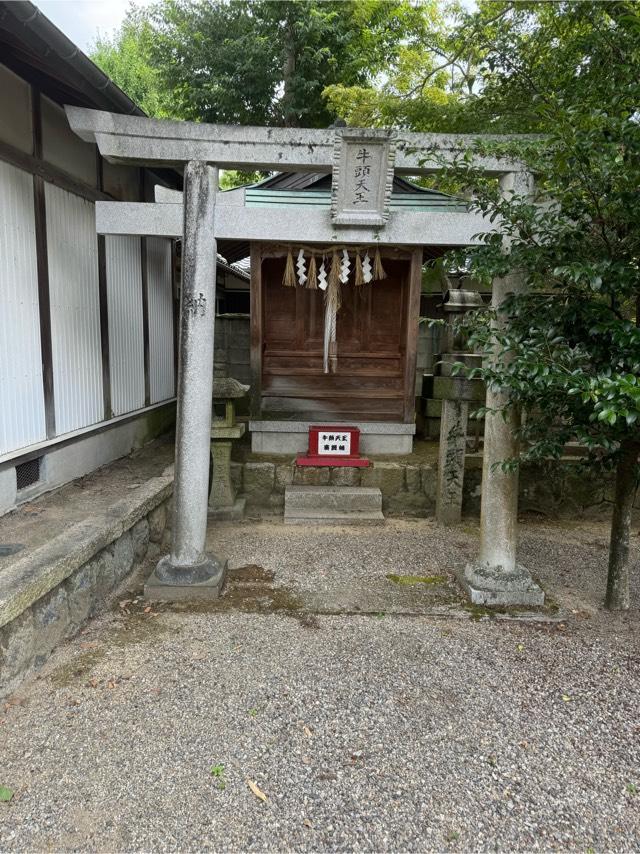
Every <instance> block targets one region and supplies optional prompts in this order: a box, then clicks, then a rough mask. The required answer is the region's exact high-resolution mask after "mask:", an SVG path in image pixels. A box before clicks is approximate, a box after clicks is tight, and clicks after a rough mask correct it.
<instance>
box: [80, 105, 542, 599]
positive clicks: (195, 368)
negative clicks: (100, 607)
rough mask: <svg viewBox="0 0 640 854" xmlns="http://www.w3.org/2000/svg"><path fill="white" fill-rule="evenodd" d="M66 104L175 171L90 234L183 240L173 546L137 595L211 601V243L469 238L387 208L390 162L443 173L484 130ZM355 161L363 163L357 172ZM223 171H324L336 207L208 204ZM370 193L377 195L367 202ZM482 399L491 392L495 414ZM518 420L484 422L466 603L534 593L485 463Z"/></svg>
mask: <svg viewBox="0 0 640 854" xmlns="http://www.w3.org/2000/svg"><path fill="white" fill-rule="evenodd" d="M65 109H66V113H67V116H68V120H69V123H70V125H71V128H72V129H73V130H74V131H75V132H76V133H77V134H78V135H79V136H81V137H82V138H83V139H84V140H86V141H89V142H95V143H96V144H97V145H98V148H99V150H100V153H101V154H102V156H104V157H105V158H106V159H107V160H110V161H112V162H115V163H122V164H131V165H146V166H171V167H173V168H180V167H184V176H185V181H184V194H183V197H182V198H180V195H179V194H175V198H171V200H170V201H169V202H163V203H155V204H154V203H151V204H145V203H125V202H98V203H97V207H96V222H97V231H98V232H99V233H108V234H153V235H165V236H171V237H178V236H181V237H182V239H183V280H182V294H181V300H182V302H181V308H180V352H179V366H178V392H177V399H178V404H177V421H176V463H175V486H174V521H173V531H172V547H171V554H170V555H168V556H167V557H164V558H162V559H161V561H160V562H159V564H158V566H157V568H156V571H155V572H154V574H153V575H152V577H151V578H150V579H149V581H148V582H147V585H146V587H145V591H146V595H147V596H148V597H149V598H152V599H167V600H177V599H193V598H203V597H204V598H211V597H215V596H218V595H219V593H220V590H221V587H222V584H223V582H224V573H225V564H224V563H223V562H221V561H219V560H218V559H216V558H215V557H213V556H211V555H207V553H206V550H205V540H206V528H207V506H208V472H209V454H210V447H209V435H210V424H211V408H212V390H213V370H212V366H213V337H214V326H215V324H214V314H215V276H216V246H217V244H216V239H222V238H226V239H245V240H247V239H248V240H261V241H276V242H280V241H285V242H302V241H303V242H306V243H310V242H321V243H327V244H329V243H331V242H340V243H349V242H352V243H365V242H370V243H377V244H387V245H389V244H391V245H424V244H430V245H448V246H451V245H463V246H464V245H469V244H471V243H472V242H474V241H473V235H474V234H476V233H477V232H478V231H480V230H482V229H483V228H484V230H485V231H486V230H488V228H487V224H486V222H483V221H482V220H481V218H479V217H478V215H477V214H474V213H470V212H469V213H447V214H435V215H434V214H429V213H424V212H400V211H394V212H393V213H389V205H388V202H389V196H390V192H391V179H392V177H393V172H394V170H395V172H397V173H399V174H409V175H418V174H429V173H433V172H439V171H442V170H444V169H446V166H447V164H448V163H449V164H450V163H451V162H452V161H453V160H454V159H455V158H456V157H457V156H458V154H459V153H460V152H461V151H464V150H465V149H466V148H468V147H470V146H471V145H472V143H473V142H474V141H475V140H477V139H478V138H479V137H478V136H473V135H472V136H463V135H455V136H452V135H440V134H416V133H406V132H399V133H396V134H393V133H391V132H390V131H387V130H379V129H378V130H373V131H372V130H366V129H363V130H359V129H352V128H348V129H346V128H335V129H326V130H324V129H320V130H316V129H304V128H302V129H301V128H265V127H260V128H255V127H236V126H229V125H206V124H199V123H193V122H176V121H166V120H157V119H149V118H145V117H139V116H123V115H119V114H114V113H107V112H101V111H96V110H89V109H85V108H78V107H70V106H67V107H66V108H65ZM484 138H485V139H487V138H488V139H495V140H505V139H508V138H505V137H497V136H495V137H484ZM358 146H360V148H358ZM363 151H364V152H366V155H363ZM430 153H433V156H432V157H430V156H429V155H430ZM363 156H364V157H365V159H364V162H363V160H362V158H363ZM358 157H360V160H358ZM474 162H475V165H476V166H477V167H478V168H480V169H482V170H483V171H484V172H485V173H486V174H488V175H493V176H497V177H499V178H500V183H501V186H502V188H503V192H504V193H505V194H510V193H512V192H514V191H516V190H517V191H520V190H521V188H522V187H525V188H526V187H527V186H530V178H529V176H528V174H527V173H526V169H525V168H524V166H523V165H522V164H521V163H520V162H518V161H515V160H507V159H502V158H497V157H494V156H492V155H478V156H475V157H474ZM359 166H360V167H362V166H366V167H367V169H368V171H366V170H365V171H366V174H365V175H364V176H363V172H362V169H359V168H358V167H359ZM218 168H239V169H247V168H249V169H252V170H255V169H260V170H269V171H280V172H282V171H285V172H286V171H290V172H296V171H315V172H327V173H333V187H332V208H331V211H330V212H327V211H318V210H308V211H304V212H300V211H294V212H292V211H286V210H282V209H278V210H277V213H276V211H275V210H274V211H273V213H272V214H271V215H270V216H269V217H265V216H264V212H263V211H260V210H251V209H248V208H246V207H244V205H238V204H228V203H226V202H227V200H226V199H225V194H219V195H218V197H217V198H216V190H217V183H218V177H217V171H218ZM365 178H366V181H365V182H363V181H364V179H365ZM365 191H366V192H365ZM358 193H359V196H358ZM374 197H375V202H374V201H369V200H373V199H374ZM174 201H175V202H176V203H171V202H174ZM181 202H182V203H181ZM518 286H519V285H518V280H517V278H515V277H514V278H512V279H510V280H509V285H508V287H509V289H510V290H511V291H513V290H514V288H517V287H518ZM504 296H505V288H504V287H502V286H498V287H496V288H494V296H493V300H494V303H497V302H498V301H499V300H501V299H503V298H504ZM416 320H417V319H416ZM491 395H492V392H491V390H488V392H487V405H488V406H489V407H490V408H492V402H493V401H492V399H491ZM498 420H499V421H500V422H501V423H500V424H498ZM513 426H514V425H513V424H511V423H510V422H509V421H508V420H507V421H504V419H503V418H502V415H497V416H494V417H490V416H487V426H486V429H485V446H484V462H483V481H482V517H481V547H480V555H479V559H478V561H477V562H475V563H474V564H472V565H470V566H469V567H467V568H466V570H465V573H464V578H463V583H464V584H465V586H466V587H467V588H468V590H469V592H470V594H471V596H472V598H473V600H474V601H485V602H487V601H496V602H502V603H503V604H509V603H514V604H515V603H523V604H529V603H531V602H532V601H534V599H535V597H536V595H537V594H536V592H535V591H534V590H533V588H532V586H531V585H532V582H531V578H530V576H529V574H528V573H527V571H526V570H524V569H523V568H522V567H521V566H519V565H517V564H516V560H515V542H516V522H517V473H512V472H503V471H501V470H497V469H496V467H495V465H494V464H495V463H498V462H500V461H502V460H504V459H507V458H510V457H511V456H514V455H515V454H516V453H517V446H516V444H515V439H514V431H513V429H512V428H513ZM496 596H497V598H496ZM536 601H537V600H536Z"/></svg>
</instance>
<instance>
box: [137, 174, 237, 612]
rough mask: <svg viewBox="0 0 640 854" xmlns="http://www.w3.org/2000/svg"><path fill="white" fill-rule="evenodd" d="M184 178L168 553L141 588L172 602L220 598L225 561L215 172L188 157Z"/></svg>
mask: <svg viewBox="0 0 640 854" xmlns="http://www.w3.org/2000/svg"><path fill="white" fill-rule="evenodd" d="M184 177H185V181H184V231H183V244H182V250H183V251H182V293H181V297H180V299H181V305H180V350H179V361H178V405H177V417H176V461H175V482H174V483H175V485H174V492H173V528H172V543H171V554H170V555H167V556H166V557H163V558H162V559H161V560H160V562H159V563H158V565H157V567H156V570H155V572H154V573H153V575H151V577H150V578H149V580H148V581H147V583H146V585H145V588H144V590H145V597H146V598H148V599H155V600H158V599H160V600H167V601H173V602H175V601H177V600H180V599H203V598H204V599H212V598H216V597H217V596H219V594H220V590H221V588H222V585H223V583H224V575H225V571H226V562H224V563H222V562H221V561H219V560H218V559H217V558H215V557H214V556H213V555H208V554H206V552H205V541H206V535H207V504H208V502H207V499H208V491H209V489H208V487H209V456H210V453H211V451H210V443H209V433H210V427H211V406H212V394H213V335H214V328H215V305H216V300H215V295H216V241H215V239H214V236H213V233H214V232H213V219H214V210H215V195H216V188H217V185H218V170H217V169H216V168H214V167H212V166H207V164H206V163H204V162H202V161H190V162H189V163H187V166H186V168H185V176H184Z"/></svg>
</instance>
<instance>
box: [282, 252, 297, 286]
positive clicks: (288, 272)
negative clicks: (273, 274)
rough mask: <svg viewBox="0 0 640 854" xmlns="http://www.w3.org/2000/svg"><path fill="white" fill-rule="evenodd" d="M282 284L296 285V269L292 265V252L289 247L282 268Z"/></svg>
mask: <svg viewBox="0 0 640 854" xmlns="http://www.w3.org/2000/svg"><path fill="white" fill-rule="evenodd" d="M282 284H283V285H284V287H285V288H295V286H296V271H295V268H294V266H293V254H292V252H291V247H289V254H288V255H287V263H286V265H285V268H284V278H283V279H282Z"/></svg>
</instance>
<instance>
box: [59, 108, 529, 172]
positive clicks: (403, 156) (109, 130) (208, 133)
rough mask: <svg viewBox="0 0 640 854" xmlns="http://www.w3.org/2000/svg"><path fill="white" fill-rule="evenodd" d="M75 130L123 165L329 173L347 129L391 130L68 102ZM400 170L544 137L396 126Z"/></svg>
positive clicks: (510, 162) (478, 157) (429, 167)
mask: <svg viewBox="0 0 640 854" xmlns="http://www.w3.org/2000/svg"><path fill="white" fill-rule="evenodd" d="M65 110H66V113H67V118H68V120H69V124H70V126H71V128H72V129H73V130H74V131H75V133H77V134H78V136H80V137H81V138H82V139H84V140H85V141H87V142H95V143H96V144H97V145H98V148H99V149H100V153H101V154H102V155H103V156H104V157H106V158H107V159H108V160H111V161H113V162H116V163H130V164H140V163H154V164H157V165H167V166H173V167H175V166H176V164H180V163H185V162H187V161H188V160H205V161H207V162H210V163H215V164H216V165H218V166H220V167H222V168H242V167H246V166H249V165H250V166H251V167H252V168H255V169H265V170H278V171H281V172H295V171H300V170H304V171H316V172H330V171H331V170H332V167H333V163H334V142H335V138H336V136H337V135H340V134H341V132H342V131H347V132H348V133H350V134H351V133H353V132H354V131H359V130H361V131H362V133H363V134H368V133H371V134H372V135H373V136H375V135H376V132H377V134H382V133H384V134H388V133H389V131H381V129H357V128H345V129H343V128H321V129H318V128H278V127H252V126H243V125H214V124H204V123H199V122H184V121H173V120H168V119H151V118H147V117H143V116H126V115H121V114H118V113H109V112H105V111H102V110H91V109H87V108H84V107H73V106H66V107H65ZM393 133H394V138H395V141H396V162H395V171H396V173H404V174H429V173H433V172H439V171H442V170H443V169H444V168H446V165H447V163H451V162H453V160H454V159H455V157H456V155H457V154H459V153H460V152H462V151H466V150H468V149H469V148H471V147H472V146H473V145H474V144H475V143H478V142H485V143H491V142H495V143H509V142H513V141H515V140H534V139H540V138H541V137H539V136H537V135H531V134H528V135H500V134H438V133H415V132H409V131H404V130H397V131H394V132H393ZM473 162H474V164H475V165H476V166H477V167H478V168H479V169H482V170H483V171H484V172H485V173H486V174H488V175H503V174H505V173H507V172H520V171H527V170H526V167H525V166H524V165H523V164H522V162H520V161H518V160H517V159H513V158H509V157H506V156H505V157H500V156H498V155H496V154H491V153H486V154H480V153H474V154H473Z"/></svg>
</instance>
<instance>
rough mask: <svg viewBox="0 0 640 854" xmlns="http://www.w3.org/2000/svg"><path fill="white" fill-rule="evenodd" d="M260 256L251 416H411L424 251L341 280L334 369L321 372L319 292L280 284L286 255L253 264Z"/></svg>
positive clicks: (254, 279) (255, 290)
mask: <svg viewBox="0 0 640 854" xmlns="http://www.w3.org/2000/svg"><path fill="white" fill-rule="evenodd" d="M257 255H258V253H257V252H254V253H253V256H252V305H251V312H252V367H253V375H254V379H255V380H257V381H258V385H259V393H254V395H253V407H252V408H253V416H254V417H262V418H264V419H268V418H274V419H288V420H301V421H302V420H305V421H306V420H309V421H316V422H321V421H332V420H334V421H336V420H338V421H400V422H401V421H412V420H413V417H414V412H413V406H414V385H415V343H416V339H417V323H418V316H417V315H418V310H419V294H420V281H419V273H420V262H421V256H419V255H418V253H413V256H412V257H411V258H406V259H391V258H385V259H384V267H385V271H386V272H387V277H386V278H385V279H383V280H382V281H379V282H372V283H371V284H369V285H362V286H361V287H355V286H354V285H353V283H352V282H349V283H348V284H346V285H343V287H342V289H341V294H342V305H341V308H340V310H339V312H338V319H337V363H336V365H335V372H333V373H329V374H325V373H324V371H323V336H324V293H323V291H321V290H308V289H306V288H303V287H295V288H285V287H283V286H282V278H283V273H284V266H285V259H284V258H283V257H279V258H273V257H266V258H264V259H260V261H259V262H258V257H257ZM255 262H258V263H259V268H258V269H254V263H255ZM416 265H418V273H417V276H416V269H415V267H416ZM254 392H255V390H254Z"/></svg>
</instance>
